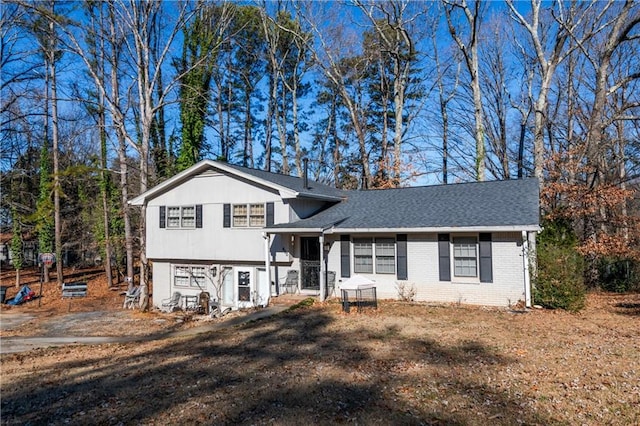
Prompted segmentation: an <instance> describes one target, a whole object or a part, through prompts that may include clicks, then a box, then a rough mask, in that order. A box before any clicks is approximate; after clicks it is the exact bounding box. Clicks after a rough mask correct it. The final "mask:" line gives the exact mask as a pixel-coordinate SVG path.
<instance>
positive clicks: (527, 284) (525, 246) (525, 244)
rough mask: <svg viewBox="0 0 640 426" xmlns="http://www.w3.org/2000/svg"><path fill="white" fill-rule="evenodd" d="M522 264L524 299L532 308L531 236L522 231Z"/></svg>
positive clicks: (526, 304)
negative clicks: (530, 274)
mask: <svg viewBox="0 0 640 426" xmlns="http://www.w3.org/2000/svg"><path fill="white" fill-rule="evenodd" d="M522 263H523V268H524V299H525V306H526V307H527V308H530V307H531V278H530V276H529V236H528V233H527V231H522Z"/></svg>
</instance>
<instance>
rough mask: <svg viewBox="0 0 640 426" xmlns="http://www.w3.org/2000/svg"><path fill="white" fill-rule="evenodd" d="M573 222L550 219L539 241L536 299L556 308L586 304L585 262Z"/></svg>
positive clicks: (574, 309)
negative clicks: (578, 245) (579, 250)
mask: <svg viewBox="0 0 640 426" xmlns="http://www.w3.org/2000/svg"><path fill="white" fill-rule="evenodd" d="M576 247H577V238H576V236H575V234H574V233H573V231H572V229H571V226H570V224H569V223H567V222H565V221H562V220H558V221H554V222H548V223H546V224H545V225H544V228H543V231H542V232H541V233H540V236H539V242H538V274H537V277H536V281H535V287H534V294H533V295H534V300H535V303H537V304H539V305H542V306H544V307H547V308H552V309H557V308H560V309H566V310H568V311H572V312H575V311H579V310H580V309H582V308H583V307H584V303H585V296H586V289H585V285H584V262H583V258H582V256H581V255H580V254H579V253H578V252H577V250H576Z"/></svg>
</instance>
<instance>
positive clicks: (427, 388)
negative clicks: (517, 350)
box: [1, 309, 554, 425]
mask: <svg viewBox="0 0 640 426" xmlns="http://www.w3.org/2000/svg"><path fill="white" fill-rule="evenodd" d="M335 321H336V320H335V318H334V317H332V316H331V315H329V314H327V313H326V312H325V311H323V310H322V309H298V310H295V311H290V312H285V313H282V314H280V315H277V316H275V317H272V318H269V319H267V320H261V321H257V322H253V323H249V324H245V325H243V326H241V327H236V328H232V329H227V330H222V331H218V332H211V333H207V334H200V335H197V336H188V337H182V338H174V339H169V340H166V341H163V342H161V343H159V344H158V343H144V344H142V345H139V344H133V343H130V344H116V345H109V346H106V347H100V349H102V350H100V351H99V350H96V351H94V352H91V353H89V354H88V355H81V356H79V357H78V358H74V354H75V353H76V352H74V351H73V350H70V349H68V348H61V349H57V350H53V351H51V350H49V351H35V352H32V353H30V354H27V355H13V356H15V357H16V358H17V359H20V357H21V356H22V357H24V358H22V359H21V361H22V360H24V361H25V364H28V357H29V356H30V355H33V356H35V357H40V356H41V357H43V358H46V357H49V356H56V357H60V358H61V361H59V362H56V363H49V364H47V366H44V367H42V369H41V370H38V371H33V374H30V375H29V376H28V380H25V381H24V382H23V383H10V384H9V383H6V382H5V383H3V385H2V402H1V404H2V405H1V407H2V417H3V420H2V422H3V424H87V423H93V424H145V423H154V424H245V423H246V424H248V423H251V424H264V423H275V424H327V423H351V422H358V423H365V424H369V423H384V424H425V423H426V424H447V425H457V424H459V425H462V424H464V425H467V424H487V422H489V423H491V424H505V425H507V424H508V425H511V424H517V423H525V424H550V423H554V421H553V419H550V418H545V417H541V416H540V415H539V414H538V413H535V412H533V411H531V410H529V409H528V408H527V406H526V405H525V404H523V403H522V401H520V400H519V399H518V397H516V396H511V395H509V394H507V393H506V392H502V391H499V390H497V389H498V388H492V387H490V386H488V385H487V384H485V383H477V382H474V381H473V380H470V379H469V378H468V377H467V375H466V374H465V371H467V369H468V368H479V366H483V365H485V366H486V365H501V366H509V365H510V364H512V363H514V361H513V360H512V359H510V358H509V357H506V356H503V355H500V354H496V353H494V351H493V350H492V349H490V348H487V347H485V346H483V345H482V344H480V343H478V342H473V341H472V342H463V343H462V344H460V345H459V346H443V345H440V344H439V343H438V342H437V341H435V340H434V339H432V338H424V339H419V338H411V339H410V338H405V337H403V336H402V334H401V333H398V332H397V331H394V330H387V331H385V330H382V331H376V333H377V334H375V333H374V334H375V335H366V330H359V331H358V332H359V333H365V334H364V335H362V334H360V335H356V334H354V333H353V330H349V329H348V328H340V327H335V326H336V324H335ZM375 339H378V340H379V346H380V349H379V350H378V349H376V348H377V346H376V344H375V343H376V342H375ZM372 340H373V341H374V344H373V345H372V344H371V341H372ZM389 348H391V349H392V350H391V355H392V356H388V355H385V354H383V353H382V352H383V351H385V350H386V351H388V350H389ZM379 351H380V352H379ZM385 353H386V352H385ZM32 368H34V367H32ZM61 372H64V373H61ZM447 400H449V401H452V402H453V401H454V400H457V401H463V403H462V406H464V410H459V409H455V410H454V409H451V408H450V407H448V406H447V403H446V402H447ZM460 406H461V405H460V403H458V404H457V407H460Z"/></svg>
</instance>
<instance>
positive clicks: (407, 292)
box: [396, 281, 416, 302]
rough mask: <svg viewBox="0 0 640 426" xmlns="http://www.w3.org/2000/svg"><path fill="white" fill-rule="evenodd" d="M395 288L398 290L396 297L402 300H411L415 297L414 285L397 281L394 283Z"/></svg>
mask: <svg viewBox="0 0 640 426" xmlns="http://www.w3.org/2000/svg"><path fill="white" fill-rule="evenodd" d="M396 289H397V290H398V298H399V299H400V300H402V301H403V302H413V300H414V299H415V297H416V286H415V285H413V284H411V285H409V283H407V282H405V281H399V282H397V283H396Z"/></svg>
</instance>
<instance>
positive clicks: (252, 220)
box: [249, 204, 264, 226]
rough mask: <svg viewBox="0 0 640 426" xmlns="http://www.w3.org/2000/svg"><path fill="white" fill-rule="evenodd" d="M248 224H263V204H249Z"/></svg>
mask: <svg viewBox="0 0 640 426" xmlns="http://www.w3.org/2000/svg"><path fill="white" fill-rule="evenodd" d="M249 226H264V204H251V205H250V206H249Z"/></svg>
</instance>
